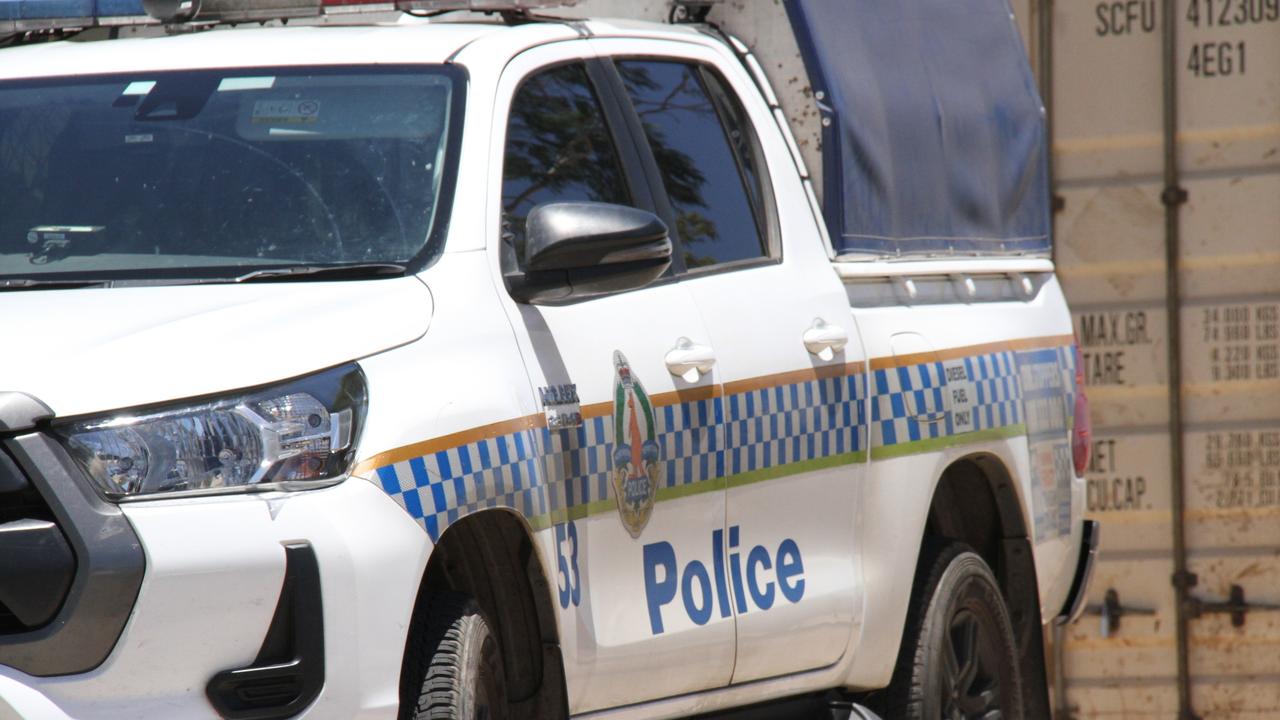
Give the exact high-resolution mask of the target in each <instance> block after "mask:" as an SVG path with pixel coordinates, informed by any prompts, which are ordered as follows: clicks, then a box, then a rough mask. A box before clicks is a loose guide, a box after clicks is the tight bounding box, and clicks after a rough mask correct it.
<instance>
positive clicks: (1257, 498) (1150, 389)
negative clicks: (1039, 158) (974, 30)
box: [1033, 0, 1280, 718]
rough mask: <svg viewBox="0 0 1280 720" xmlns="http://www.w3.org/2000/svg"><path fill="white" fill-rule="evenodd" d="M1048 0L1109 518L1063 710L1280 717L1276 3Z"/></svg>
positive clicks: (1075, 307) (1279, 54)
mask: <svg viewBox="0 0 1280 720" xmlns="http://www.w3.org/2000/svg"><path fill="white" fill-rule="evenodd" d="M1046 6H1049V7H1052V10H1051V11H1050V13H1049V14H1047V15H1044V16H1039V17H1037V18H1035V20H1036V26H1037V28H1038V29H1039V28H1040V22H1041V21H1043V22H1045V27H1043V28H1042V29H1043V30H1044V33H1043V34H1040V35H1037V38H1036V39H1037V40H1043V41H1044V44H1039V45H1037V47H1036V49H1037V50H1039V51H1040V52H1036V53H1033V59H1036V60H1038V61H1039V62H1038V64H1039V69H1040V77H1041V79H1042V85H1043V86H1046V87H1051V89H1052V93H1051V95H1050V96H1049V97H1047V101H1048V104H1049V106H1050V108H1051V113H1052V114H1051V117H1052V126H1053V135H1054V142H1053V149H1054V153H1053V156H1054V161H1055V178H1056V183H1055V187H1056V193H1057V196H1058V204H1059V207H1060V211H1059V212H1058V214H1057V223H1056V231H1057V232H1056V245H1055V247H1056V255H1057V261H1058V275H1059V277H1060V278H1061V279H1062V282H1063V285H1064V288H1065V290H1066V293H1067V297H1068V300H1069V301H1070V302H1071V306H1072V311H1073V313H1074V315H1075V326H1076V333H1077V336H1078V338H1079V340H1080V345H1081V350H1082V352H1083V359H1084V363H1085V379H1086V382H1087V383H1088V385H1089V388H1088V391H1089V399H1090V400H1091V401H1092V407H1093V413H1092V416H1093V427H1094V438H1093V459H1092V462H1091V464H1090V467H1089V473H1088V479H1089V484H1088V488H1089V490H1088V514H1089V516H1090V517H1092V518H1095V519H1098V520H1101V521H1102V524H1103V525H1102V527H1103V530H1102V538H1103V541H1102V546H1101V550H1100V554H1099V563H1098V566H1097V570H1096V574H1095V577H1094V582H1093V587H1092V592H1091V594H1090V598H1089V601H1090V607H1089V612H1090V614H1089V615H1086V616H1085V618H1084V619H1083V620H1082V621H1081V622H1079V623H1077V624H1075V625H1073V626H1071V627H1069V628H1066V629H1065V631H1064V632H1062V633H1060V642H1059V643H1058V648H1057V650H1058V652H1057V659H1058V664H1059V666H1060V670H1061V675H1060V678H1059V684H1058V696H1057V698H1056V699H1057V701H1058V705H1059V707H1060V712H1059V715H1060V716H1063V717H1075V718H1094V717H1099V718H1104V717H1126V718H1130V717H1133V718H1141V717H1161V718H1174V717H1180V716H1181V717H1190V715H1181V713H1194V715H1196V716H1199V717H1203V718H1227V717H1230V718H1275V717H1280V614H1277V613H1276V612H1275V606H1276V605H1277V604H1280V2H1278V1H1277V0H1177V2H1168V3H1165V2H1156V1H1155V0H1127V1H1124V2H1120V1H1109V2H1078V1H1072V2H1057V3H1041V4H1038V5H1037V7H1036V9H1037V10H1040V9H1042V8H1044V7H1046ZM1166 10H1172V12H1171V13H1169V17H1168V19H1169V20H1172V23H1173V24H1172V25H1171V26H1170V27H1169V28H1168V30H1171V31H1172V32H1171V33H1169V34H1168V36H1167V37H1166V26H1165V20H1166ZM1046 61H1048V62H1046ZM1045 79H1048V80H1049V82H1048V83H1045V82H1044V81H1045ZM1166 97H1169V98H1172V99H1173V100H1174V102H1173V103H1172V105H1171V106H1170V107H1169V108H1168V109H1167V110H1166V108H1165V99H1166ZM1166 123H1169V127H1170V132H1166V129H1165V128H1166ZM1166 140H1168V143H1167V145H1166ZM1170 249H1172V254H1171V256H1172V257H1174V258H1176V262H1174V263H1168V262H1167V261H1166V257H1167V255H1170ZM1171 264H1172V265H1173V267H1174V268H1175V270H1174V272H1176V274H1175V275H1172V276H1171V275H1170V265H1171ZM1171 379H1172V380H1173V382H1174V383H1176V384H1171ZM1179 379H1180V382H1178V380H1179ZM1171 388H1172V389H1173V390H1174V392H1172V393H1171V392H1170V390H1171ZM1175 438H1176V439H1178V440H1180V442H1179V443H1178V444H1176V445H1175V444H1174V442H1173V441H1174V439H1175ZM1179 465H1181V467H1178V466H1179ZM1179 488H1181V493H1179V492H1178V490H1179ZM1178 584H1181V585H1182V587H1183V590H1182V591H1181V592H1180V591H1179V589H1178V587H1177V585H1178ZM1180 594H1181V595H1182V596H1183V600H1182V602H1181V603H1180V602H1179V595H1180ZM1179 607H1181V608H1182V610H1183V612H1182V613H1181V616H1180V613H1179V612H1178V610H1179ZM1180 625H1181V626H1182V627H1183V628H1185V629H1184V630H1182V631H1181V632H1180V631H1179V626H1180ZM1180 635H1181V638H1180ZM1180 666H1181V667H1180Z"/></svg>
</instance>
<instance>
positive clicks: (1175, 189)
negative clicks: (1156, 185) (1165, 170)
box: [1160, 185, 1188, 205]
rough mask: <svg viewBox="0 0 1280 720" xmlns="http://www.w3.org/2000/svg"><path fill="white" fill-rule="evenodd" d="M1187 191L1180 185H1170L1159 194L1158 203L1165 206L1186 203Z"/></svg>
mask: <svg viewBox="0 0 1280 720" xmlns="http://www.w3.org/2000/svg"><path fill="white" fill-rule="evenodd" d="M1187 197H1188V194H1187V189H1186V188H1184V187H1182V186H1180V185H1170V186H1168V187H1166V188H1165V189H1164V192H1162V193H1160V202H1162V203H1164V204H1165V205H1181V204H1183V203H1185V202H1186V201H1187Z"/></svg>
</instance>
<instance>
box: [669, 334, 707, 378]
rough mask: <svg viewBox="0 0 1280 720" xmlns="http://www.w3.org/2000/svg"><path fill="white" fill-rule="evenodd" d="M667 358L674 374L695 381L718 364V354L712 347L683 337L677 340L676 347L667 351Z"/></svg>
mask: <svg viewBox="0 0 1280 720" xmlns="http://www.w3.org/2000/svg"><path fill="white" fill-rule="evenodd" d="M665 360H666V363H667V369H668V370H670V371H671V374H672V375H675V376H676V377H680V378H684V380H685V382H691V383H693V382H697V381H698V378H699V377H701V376H702V375H705V374H707V373H709V372H711V368H712V367H714V366H715V364H716V354H715V351H714V350H712V349H711V348H710V347H708V346H706V345H699V344H697V343H695V342H693V341H692V340H690V339H689V338H687V337H682V338H680V339H679V340H677V341H676V346H675V347H673V348H671V349H670V350H668V351H667V356H666V358H665Z"/></svg>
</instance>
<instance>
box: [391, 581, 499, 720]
mask: <svg viewBox="0 0 1280 720" xmlns="http://www.w3.org/2000/svg"><path fill="white" fill-rule="evenodd" d="M507 711H508V707H507V690H506V681H505V676H504V674H503V670H502V654H501V649H500V648H499V647H498V638H497V637H496V636H495V635H494V634H493V633H492V632H491V631H490V628H489V624H488V622H486V621H485V619H484V616H483V615H482V614H481V613H480V608H479V606H478V605H476V602H475V601H474V600H472V599H471V598H469V597H467V596H466V595H462V594H460V593H452V592H446V593H437V594H434V595H433V596H432V597H431V598H430V602H429V604H428V607H427V613H426V618H425V620H424V621H423V622H416V621H415V623H414V625H413V626H412V627H410V630H409V646H408V648H406V653H405V667H404V672H403V675H402V677H401V707H400V720H506V719H507V717H508V715H509V714H508V712H507Z"/></svg>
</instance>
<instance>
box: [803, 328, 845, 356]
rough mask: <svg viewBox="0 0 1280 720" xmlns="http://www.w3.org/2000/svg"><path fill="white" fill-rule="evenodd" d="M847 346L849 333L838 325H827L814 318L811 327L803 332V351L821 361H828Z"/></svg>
mask: <svg viewBox="0 0 1280 720" xmlns="http://www.w3.org/2000/svg"><path fill="white" fill-rule="evenodd" d="M848 344H849V333H847V332H845V329H844V328H842V327H840V326H839V325H831V324H828V323H827V321H826V320H823V319H822V318H815V319H814V321H813V326H812V327H810V328H809V329H808V330H805V331H804V347H805V349H806V350H808V351H809V352H811V353H813V354H814V355H817V356H819V357H821V358H822V359H823V360H830V359H831V358H832V357H833V356H834V355H835V354H836V353H838V352H840V351H841V350H843V349H844V347H845V346H846V345H848ZM824 353H825V354H824Z"/></svg>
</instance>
